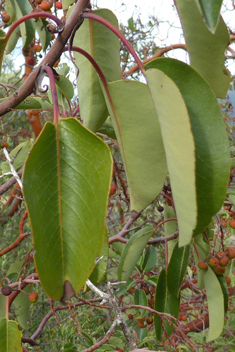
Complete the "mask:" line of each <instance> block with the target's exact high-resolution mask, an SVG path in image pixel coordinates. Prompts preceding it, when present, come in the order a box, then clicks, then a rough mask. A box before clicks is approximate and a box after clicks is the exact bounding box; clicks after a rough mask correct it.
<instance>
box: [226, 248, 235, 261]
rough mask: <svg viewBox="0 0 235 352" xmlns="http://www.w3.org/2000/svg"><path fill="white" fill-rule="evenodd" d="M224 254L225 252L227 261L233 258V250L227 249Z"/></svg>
mask: <svg viewBox="0 0 235 352" xmlns="http://www.w3.org/2000/svg"><path fill="white" fill-rule="evenodd" d="M226 252H227V255H228V259H233V258H235V249H233V248H227V250H226Z"/></svg>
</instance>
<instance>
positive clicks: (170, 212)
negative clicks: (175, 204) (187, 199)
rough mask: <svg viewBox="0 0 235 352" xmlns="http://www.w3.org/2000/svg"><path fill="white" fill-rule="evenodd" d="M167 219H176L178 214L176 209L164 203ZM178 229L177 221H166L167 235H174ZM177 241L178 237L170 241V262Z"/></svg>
mask: <svg viewBox="0 0 235 352" xmlns="http://www.w3.org/2000/svg"><path fill="white" fill-rule="evenodd" d="M167 219H176V215H175V212H174V209H173V208H172V207H171V206H169V205H168V204H167V203H166V204H164V220H167ZM176 230H177V222H176V221H167V222H165V223H164V233H165V236H166V237H167V236H171V235H173V234H174V233H175V232H176ZM177 242H178V238H175V239H174V240H171V241H168V262H170V260H171V256H172V253H173V250H174V248H175V245H176V243H177Z"/></svg>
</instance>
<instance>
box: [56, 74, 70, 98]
mask: <svg viewBox="0 0 235 352" xmlns="http://www.w3.org/2000/svg"><path fill="white" fill-rule="evenodd" d="M55 83H56V85H57V87H59V89H60V91H61V93H62V94H63V95H64V96H65V97H66V98H67V99H68V100H72V98H73V96H74V88H73V84H72V82H71V81H70V80H69V79H68V78H67V77H62V76H60V79H59V80H57V79H56V80H55Z"/></svg>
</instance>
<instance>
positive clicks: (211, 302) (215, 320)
mask: <svg viewBox="0 0 235 352" xmlns="http://www.w3.org/2000/svg"><path fill="white" fill-rule="evenodd" d="M203 278H204V284H205V288H206V295H207V302H208V309H209V334H208V337H207V342H210V341H212V340H215V339H217V337H219V336H220V334H221V333H222V331H223V327H224V299H223V291H222V289H221V286H220V283H219V281H218V279H217V277H216V275H215V273H214V271H213V270H212V269H211V268H210V267H209V266H208V269H207V270H206V271H205V270H204V271H203Z"/></svg>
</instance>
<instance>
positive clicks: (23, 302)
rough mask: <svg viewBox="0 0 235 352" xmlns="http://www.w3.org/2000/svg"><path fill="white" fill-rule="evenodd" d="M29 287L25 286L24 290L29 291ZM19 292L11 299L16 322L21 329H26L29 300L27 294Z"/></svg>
mask: <svg viewBox="0 0 235 352" xmlns="http://www.w3.org/2000/svg"><path fill="white" fill-rule="evenodd" d="M31 291H32V290H31V287H30V286H26V287H25V288H24V292H27V293H30V292H31ZM24 292H20V293H19V294H18V295H17V296H16V298H15V299H14V301H13V305H14V307H15V314H16V319H17V322H18V323H19V324H20V326H21V327H22V328H23V329H28V328H29V326H28V322H29V308H30V302H29V298H28V296H27V295H26V294H25V293H24Z"/></svg>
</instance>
